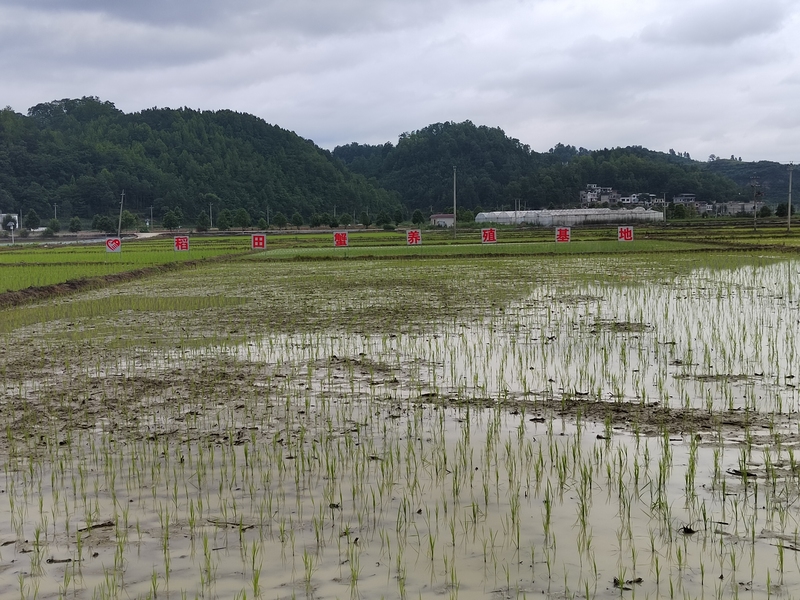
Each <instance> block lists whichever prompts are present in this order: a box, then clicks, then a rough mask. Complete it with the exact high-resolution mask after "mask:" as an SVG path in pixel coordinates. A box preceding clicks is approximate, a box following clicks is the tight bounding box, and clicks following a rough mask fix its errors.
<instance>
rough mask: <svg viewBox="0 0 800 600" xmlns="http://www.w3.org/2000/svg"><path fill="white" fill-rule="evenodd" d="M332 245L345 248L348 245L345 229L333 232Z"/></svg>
mask: <svg viewBox="0 0 800 600" xmlns="http://www.w3.org/2000/svg"><path fill="white" fill-rule="evenodd" d="M333 245H334V247H336V248H345V247H346V246H347V245H348V239H347V232H346V231H334V232H333Z"/></svg>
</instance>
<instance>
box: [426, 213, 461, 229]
mask: <svg viewBox="0 0 800 600" xmlns="http://www.w3.org/2000/svg"><path fill="white" fill-rule="evenodd" d="M455 222H456V216H455V215H452V214H447V213H440V214H436V215H431V225H433V226H434V227H452V226H453V225H455Z"/></svg>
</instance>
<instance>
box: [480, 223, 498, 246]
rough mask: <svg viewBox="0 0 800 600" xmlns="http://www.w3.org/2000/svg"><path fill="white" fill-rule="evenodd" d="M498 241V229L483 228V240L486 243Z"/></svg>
mask: <svg viewBox="0 0 800 600" xmlns="http://www.w3.org/2000/svg"><path fill="white" fill-rule="evenodd" d="M496 241H497V230H496V229H495V228H494V227H490V228H489V229H481V242H482V243H484V244H494V243H495V242H496Z"/></svg>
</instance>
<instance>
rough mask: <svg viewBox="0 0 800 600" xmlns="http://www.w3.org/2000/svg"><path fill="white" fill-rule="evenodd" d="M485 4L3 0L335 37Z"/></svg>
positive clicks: (461, 0)
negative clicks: (467, 5) (462, 5)
mask: <svg viewBox="0 0 800 600" xmlns="http://www.w3.org/2000/svg"><path fill="white" fill-rule="evenodd" d="M479 1H480V0H441V1H437V2H427V1H426V0H373V1H365V0H339V1H336V2H334V1H331V0H267V1H264V0H227V1H225V2H221V1H219V0H194V1H192V2H186V0H139V1H137V2H125V1H119V0H112V1H108V0H2V1H0V7H2V6H4V5H5V6H16V7H20V8H25V9H27V10H34V11H41V12H52V13H58V14H65V13H72V12H79V13H98V14H104V15H108V16H111V17H114V18H116V19H120V20H123V21H128V22H133V23H147V24H151V25H156V26H159V27H163V26H172V25H179V24H182V25H186V26H191V27H209V28H211V29H212V30H221V31H231V29H233V30H239V31H241V30H246V31H263V32H269V31H280V32H282V33H287V32H289V31H293V32H295V33H299V34H302V35H313V36H318V35H334V34H341V33H353V32H360V31H371V30H377V31H387V30H393V29H397V28H404V27H409V26H413V25H414V24H417V23H420V22H426V21H428V22H430V21H437V20H441V19H442V18H444V16H445V15H446V14H448V13H449V12H450V11H451V10H453V9H454V8H455V7H456V6H457V5H459V4H471V3H475V2H479Z"/></svg>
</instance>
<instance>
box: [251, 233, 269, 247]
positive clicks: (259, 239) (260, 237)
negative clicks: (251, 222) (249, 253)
mask: <svg viewBox="0 0 800 600" xmlns="http://www.w3.org/2000/svg"><path fill="white" fill-rule="evenodd" d="M266 247H267V236H266V235H264V234H263V233H254V234H253V235H251V236H250V248H251V249H253V250H264V249H265V248H266Z"/></svg>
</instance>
